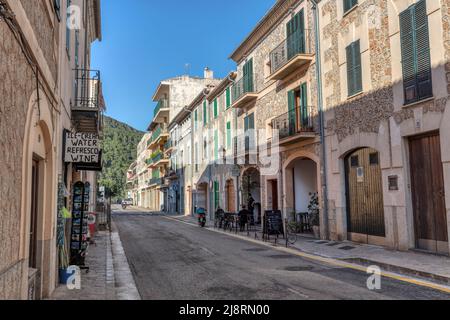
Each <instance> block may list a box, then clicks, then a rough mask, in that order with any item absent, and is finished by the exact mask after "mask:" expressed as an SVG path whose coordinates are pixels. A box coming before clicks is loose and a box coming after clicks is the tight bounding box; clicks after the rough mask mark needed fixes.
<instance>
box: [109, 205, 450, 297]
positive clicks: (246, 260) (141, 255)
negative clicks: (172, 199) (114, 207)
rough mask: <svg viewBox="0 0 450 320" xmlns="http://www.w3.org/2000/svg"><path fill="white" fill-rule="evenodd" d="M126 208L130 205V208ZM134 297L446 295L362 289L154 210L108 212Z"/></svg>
mask: <svg viewBox="0 0 450 320" xmlns="http://www.w3.org/2000/svg"><path fill="white" fill-rule="evenodd" d="M131 210H132V209H131ZM113 221H114V222H115V224H116V226H117V228H118V230H119V234H120V237H121V240H122V245H123V247H124V249H125V253H126V255H127V258H128V262H129V265H130V268H131V271H132V273H133V276H134V278H135V282H136V285H137V287H138V290H139V293H140V295H141V297H142V299H145V300H153V299H156V300H172V299H181V300H222V299H226V300H248V299H269V300H271V299H277V300H279V299H281V300H282V299H288V300H297V299H300V300H304V299H313V300H317V299H372V300H376V299H433V300H434V299H446V300H449V299H450V295H448V294H445V293H443V292H440V291H436V290H433V289H430V288H425V287H421V286H417V285H413V284H409V283H405V282H401V281H397V280H393V279H389V278H384V277H383V278H382V280H381V290H377V291H370V290H369V289H367V285H366V283H367V278H368V275H367V274H365V273H363V272H360V271H357V270H352V269H347V268H340V267H334V266H329V265H326V264H322V263H318V262H315V261H309V260H307V259H304V258H301V257H298V256H294V255H289V254H286V253H283V252H280V251H277V250H276V249H271V248H267V247H265V246H260V245H257V244H254V243H249V242H247V241H244V240H240V239H236V238H233V237H230V236H227V235H222V234H218V233H216V232H213V231H209V230H206V229H201V228H199V227H197V226H191V225H187V224H184V223H180V222H177V221H173V220H170V219H167V218H165V217H162V216H155V215H148V214H142V213H139V212H136V211H130V210H127V211H126V212H121V211H116V212H115V213H114V215H113Z"/></svg>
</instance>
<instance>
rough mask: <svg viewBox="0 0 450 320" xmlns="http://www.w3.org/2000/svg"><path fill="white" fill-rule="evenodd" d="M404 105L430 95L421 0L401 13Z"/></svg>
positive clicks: (424, 18)
mask: <svg viewBox="0 0 450 320" xmlns="http://www.w3.org/2000/svg"><path fill="white" fill-rule="evenodd" d="M400 39H401V40H400V41H401V48H402V68H403V86H404V92H405V93H404V94H405V104H408V103H411V102H415V101H418V100H421V99H424V98H428V97H431V96H432V95H433V90H432V81H431V58H430V40H429V30H428V16H427V10H426V2H425V1H424V0H422V1H419V2H417V3H416V4H415V5H413V6H411V7H410V8H408V9H406V10H405V11H403V12H402V13H401V14H400Z"/></svg>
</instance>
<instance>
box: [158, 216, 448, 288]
mask: <svg viewBox="0 0 450 320" xmlns="http://www.w3.org/2000/svg"><path fill="white" fill-rule="evenodd" d="M164 218H166V219H169V220H173V221H176V222H179V223H184V224H186V225H189V226H194V227H196V226H197V225H196V224H194V223H190V222H186V221H182V220H180V219H176V218H172V217H166V216H165V217H164ZM205 230H208V231H211V232H216V233H220V234H223V235H227V236H229V237H234V238H237V239H240V240H244V241H247V242H251V243H254V244H258V245H262V246H266V247H269V248H272V249H274V250H278V251H281V252H285V253H289V254H293V255H296V256H298V257H302V258H305V259H309V260H313V261H319V262H322V263H324V264H328V265H332V266H336V267H341V268H347V269H353V270H357V271H361V272H364V273H366V272H367V267H364V266H360V265H357V264H352V263H349V262H344V261H340V260H336V259H332V258H325V257H320V256H317V255H314V254H311V253H305V252H300V251H297V250H294V249H290V248H285V247H275V246H273V245H272V244H270V243H267V242H261V241H258V240H255V239H252V238H248V237H245V236H241V235H238V234H233V233H227V232H224V231H221V230H215V229H210V228H206V229H205ZM381 275H382V276H383V277H386V278H391V279H395V280H398V281H402V282H407V283H410V284H414V285H417V286H420V287H426V288H431V289H434V290H438V291H442V292H445V293H449V294H450V287H449V286H446V285H441V284H437V283H433V282H430V281H426V280H421V279H416V278H411V277H408V276H402V275H399V274H396V273H392V272H387V271H382V272H381Z"/></svg>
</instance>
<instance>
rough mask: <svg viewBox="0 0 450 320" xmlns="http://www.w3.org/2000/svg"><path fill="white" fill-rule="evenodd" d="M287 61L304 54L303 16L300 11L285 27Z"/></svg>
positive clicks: (302, 12) (302, 11)
mask: <svg viewBox="0 0 450 320" xmlns="http://www.w3.org/2000/svg"><path fill="white" fill-rule="evenodd" d="M286 41H287V59H288V60H291V59H292V58H293V57H294V56H296V55H297V54H299V53H305V49H306V48H305V44H306V41H305V14H304V10H303V9H302V10H300V11H299V12H298V13H297V14H296V15H295V16H294V17H293V18H292V19H291V20H290V21H289V22H288V23H287V25H286Z"/></svg>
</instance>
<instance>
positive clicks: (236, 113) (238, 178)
mask: <svg viewBox="0 0 450 320" xmlns="http://www.w3.org/2000/svg"><path fill="white" fill-rule="evenodd" d="M228 80H229V81H230V82H231V83H232V85H234V84H235V83H236V81H235V80H234V79H233V78H232V77H231V73H230V74H229V75H228ZM230 94H231V92H230ZM233 113H234V116H233V118H234V119H233V120H234V128H235V129H234V131H235V133H237V130H238V119H237V118H238V112H237V111H236V109H235V110H233ZM237 142H238V140H237V135H236V144H238V143H237ZM233 143H234V139H233ZM235 148H236V149H237V148H238V145H237V146H233V153H234V150H235ZM234 156H236V155H234ZM236 166H239V165H238V164H237V163H236ZM240 179H241V175H240V174H239V175H238V176H237V177H236V193H237V199H236V202H237V203H236V204H237V208H236V209H237V211H240V208H241V191H240V188H241V186H240V184H239V180H240Z"/></svg>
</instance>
